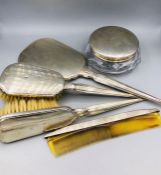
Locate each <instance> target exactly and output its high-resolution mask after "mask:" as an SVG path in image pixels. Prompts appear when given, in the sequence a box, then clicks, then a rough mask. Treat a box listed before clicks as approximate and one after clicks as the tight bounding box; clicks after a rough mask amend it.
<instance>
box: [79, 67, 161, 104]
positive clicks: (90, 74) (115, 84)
mask: <svg viewBox="0 0 161 175" xmlns="http://www.w3.org/2000/svg"><path fill="white" fill-rule="evenodd" d="M80 75H81V76H83V77H86V78H91V79H93V80H94V81H96V82H99V83H101V84H104V85H107V86H110V87H112V88H115V89H119V90H122V91H124V92H127V93H131V94H133V95H135V96H138V97H141V98H143V99H147V100H149V101H152V102H154V103H157V104H159V105H161V99H159V98H156V97H154V96H152V95H149V94H147V93H145V92H142V91H139V90H137V89H135V88H133V87H130V86H128V85H126V84H124V83H121V82H119V81H116V80H113V79H111V78H109V77H107V76H106V75H103V74H99V73H97V72H94V71H93V70H90V69H88V68H84V69H83V70H82V72H81V73H80Z"/></svg>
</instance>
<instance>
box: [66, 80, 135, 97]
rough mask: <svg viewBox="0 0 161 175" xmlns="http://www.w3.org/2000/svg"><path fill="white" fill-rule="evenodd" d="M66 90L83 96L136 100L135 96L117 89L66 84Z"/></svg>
mask: <svg viewBox="0 0 161 175" xmlns="http://www.w3.org/2000/svg"><path fill="white" fill-rule="evenodd" d="M64 89H65V90H67V91H68V92H78V93H81V94H92V95H103V96H115V97H130V98H132V97H133V98H136V96H134V95H131V94H128V93H124V92H120V91H118V90H115V89H110V88H98V87H95V86H90V85H86V84H74V83H66V84H65V87H64Z"/></svg>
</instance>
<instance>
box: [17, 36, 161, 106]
mask: <svg viewBox="0 0 161 175" xmlns="http://www.w3.org/2000/svg"><path fill="white" fill-rule="evenodd" d="M19 61H20V62H23V63H28V64H32V65H37V66H41V67H45V68H48V69H52V70H55V71H56V72H59V73H60V74H61V75H62V76H63V77H64V78H65V79H66V80H71V79H74V78H78V77H80V76H82V77H86V78H90V79H93V80H94V81H96V82H99V83H101V84H104V85H107V86H110V87H112V88H116V89H119V90H122V91H124V92H127V93H131V94H133V95H136V96H138V97H141V98H144V99H147V100H150V101H153V102H155V103H158V104H161V99H158V98H156V97H153V96H151V95H149V94H147V93H144V92H142V91H139V90H137V89H134V88H132V87H130V86H128V85H126V84H123V83H121V82H118V81H116V80H113V79H111V78H109V77H108V76H105V75H103V74H99V73H98V72H95V71H93V70H92V69H89V68H88V67H87V66H86V61H85V58H84V56H83V55H82V54H81V53H79V52H78V51H76V50H74V49H73V48H70V47H69V46H67V45H65V44H63V43H60V42H59V41H56V40H54V39H50V38H46V39H39V40H37V41H35V42H33V43H32V44H30V45H29V46H28V47H27V48H26V49H25V50H23V52H22V53H21V54H20V56H19Z"/></svg>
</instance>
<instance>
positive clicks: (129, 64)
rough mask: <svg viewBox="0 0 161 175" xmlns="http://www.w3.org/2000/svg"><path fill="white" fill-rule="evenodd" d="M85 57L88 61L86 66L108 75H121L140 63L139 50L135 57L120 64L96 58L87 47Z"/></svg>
mask: <svg viewBox="0 0 161 175" xmlns="http://www.w3.org/2000/svg"><path fill="white" fill-rule="evenodd" d="M86 57H87V60H88V65H89V66H90V67H92V68H94V69H96V70H98V71H100V72H102V73H110V74H122V73H125V72H129V71H131V70H133V69H135V68H136V66H137V65H138V64H139V63H140V62H141V56H140V50H139V49H138V50H137V52H136V53H135V55H134V56H133V57H132V58H131V59H129V60H127V61H122V62H110V61H105V60H103V59H101V58H98V57H96V56H95V55H94V53H93V52H92V50H91V49H90V47H89V45H88V46H87V48H86Z"/></svg>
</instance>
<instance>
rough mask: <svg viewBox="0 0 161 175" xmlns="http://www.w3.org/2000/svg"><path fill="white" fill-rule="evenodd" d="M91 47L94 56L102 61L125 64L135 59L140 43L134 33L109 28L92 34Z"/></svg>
mask: <svg viewBox="0 0 161 175" xmlns="http://www.w3.org/2000/svg"><path fill="white" fill-rule="evenodd" d="M89 46H90V49H91V51H92V52H93V54H94V55H95V56H96V57H98V58H100V59H103V60H105V61H110V62H123V61H128V60H129V59H131V58H133V57H134V55H135V54H136V53H137V51H138V48H139V41H138V39H137V37H136V36H135V34H134V33H132V32H131V31H129V30H127V29H125V28H122V27H117V26H108V27H102V28H99V29H97V30H96V31H94V32H93V33H92V34H91V36H90V39H89Z"/></svg>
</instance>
